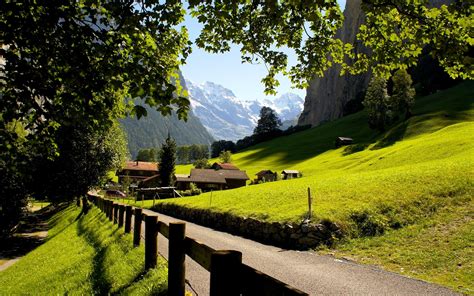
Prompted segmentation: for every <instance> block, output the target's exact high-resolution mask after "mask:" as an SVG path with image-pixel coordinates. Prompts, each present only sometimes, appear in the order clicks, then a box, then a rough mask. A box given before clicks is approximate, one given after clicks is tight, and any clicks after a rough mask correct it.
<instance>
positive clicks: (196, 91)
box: [186, 80, 304, 141]
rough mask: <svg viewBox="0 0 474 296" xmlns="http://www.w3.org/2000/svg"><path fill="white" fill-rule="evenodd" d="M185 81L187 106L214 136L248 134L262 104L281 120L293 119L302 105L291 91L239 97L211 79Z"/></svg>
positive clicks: (301, 100)
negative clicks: (271, 95)
mask: <svg viewBox="0 0 474 296" xmlns="http://www.w3.org/2000/svg"><path fill="white" fill-rule="evenodd" d="M186 85H187V86H188V92H189V99H190V103H191V109H192V110H193V112H194V113H195V114H196V116H197V117H198V118H199V119H200V120H201V122H202V123H203V125H204V126H205V127H206V129H207V130H208V131H209V133H210V134H211V135H213V136H214V137H215V138H216V139H218V140H232V141H236V140H238V139H241V138H243V137H245V136H249V135H251V134H252V133H253V129H254V128H255V126H256V124H257V121H258V119H259V115H260V109H261V108H262V107H263V106H267V107H270V108H272V109H273V110H275V111H276V113H277V114H278V116H279V117H280V119H281V120H282V121H283V122H294V120H295V119H296V118H297V117H298V116H299V114H300V113H301V111H302V109H303V102H304V101H303V99H302V98H301V97H299V96H298V95H296V94H292V93H285V94H283V95H281V96H280V97H278V98H276V99H274V100H269V99H264V100H242V99H239V98H238V97H237V96H236V95H235V94H234V93H233V92H232V90H230V89H228V88H226V87H224V86H222V85H219V84H217V83H214V82H209V81H208V82H204V83H201V84H198V83H194V82H192V81H190V80H186ZM286 127H287V126H286Z"/></svg>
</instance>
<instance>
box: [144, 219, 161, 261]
mask: <svg viewBox="0 0 474 296" xmlns="http://www.w3.org/2000/svg"><path fill="white" fill-rule="evenodd" d="M157 224H158V217H157V216H145V269H150V268H155V267H156V262H157V261H156V259H157V257H158V250H157V249H158V232H157V229H158V227H157V226H158V225H157Z"/></svg>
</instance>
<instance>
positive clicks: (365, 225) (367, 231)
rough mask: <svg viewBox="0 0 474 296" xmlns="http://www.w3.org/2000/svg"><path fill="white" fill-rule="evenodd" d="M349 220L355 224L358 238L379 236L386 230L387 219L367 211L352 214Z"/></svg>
mask: <svg viewBox="0 0 474 296" xmlns="http://www.w3.org/2000/svg"><path fill="white" fill-rule="evenodd" d="M350 219H351V220H352V221H354V222H355V224H356V228H357V231H358V234H359V236H376V235H381V234H383V233H384V232H385V229H387V228H388V223H387V219H386V218H385V217H384V216H381V215H378V214H376V213H373V212H369V211H367V210H365V211H363V212H354V213H352V214H351V215H350Z"/></svg>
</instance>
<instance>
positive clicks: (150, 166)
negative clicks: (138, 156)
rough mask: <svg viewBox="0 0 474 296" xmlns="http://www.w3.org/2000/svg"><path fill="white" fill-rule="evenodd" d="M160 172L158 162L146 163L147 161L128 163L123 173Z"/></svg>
mask: <svg viewBox="0 0 474 296" xmlns="http://www.w3.org/2000/svg"><path fill="white" fill-rule="evenodd" d="M124 170H129V171H155V172H157V171H158V163H157V162H146V161H127V162H126V163H125V166H124V167H123V168H122V171H124Z"/></svg>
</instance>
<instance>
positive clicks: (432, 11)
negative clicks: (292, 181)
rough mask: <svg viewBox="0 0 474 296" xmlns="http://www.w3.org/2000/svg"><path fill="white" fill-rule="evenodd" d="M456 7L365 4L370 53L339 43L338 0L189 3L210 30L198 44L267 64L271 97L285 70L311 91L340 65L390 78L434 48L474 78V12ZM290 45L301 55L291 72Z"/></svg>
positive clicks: (363, 32)
mask: <svg viewBox="0 0 474 296" xmlns="http://www.w3.org/2000/svg"><path fill="white" fill-rule="evenodd" d="M453 2H454V3H453V4H451V5H449V6H446V5H443V6H441V7H439V8H438V7H430V6H429V1H428V0H413V1H402V0H362V9H363V11H364V12H365V15H366V23H365V24H364V25H362V26H361V27H360V32H359V34H358V35H357V38H358V41H357V42H358V43H360V44H361V45H363V46H365V47H367V48H368V49H369V50H368V52H370V54H366V53H361V52H357V46H354V44H350V43H344V42H343V41H342V40H340V39H339V38H334V37H335V36H336V32H337V31H338V30H339V29H340V28H341V26H342V23H343V15H342V13H341V8H340V7H339V6H338V4H337V1H336V0H328V1H305V0H291V1H276V0H270V1H244V0H238V1H230V0H229V1H226V0H223V1H190V9H191V15H192V16H194V17H196V18H197V19H198V20H199V22H200V23H202V24H203V25H204V29H203V30H202V32H201V34H200V36H199V38H198V39H197V40H196V44H197V45H198V46H199V47H201V48H204V49H206V50H208V51H210V52H226V51H229V50H230V48H231V47H230V45H231V43H235V44H239V45H241V49H240V51H241V53H242V61H243V62H248V63H254V62H256V63H259V62H263V63H265V65H266V66H267V68H268V75H267V76H266V77H265V78H263V79H262V82H263V83H264V84H265V87H266V88H265V91H266V92H267V93H275V87H276V86H278V81H277V80H276V78H275V77H276V74H278V73H284V74H286V75H288V76H289V78H290V79H291V81H292V82H293V83H294V84H295V85H296V86H298V87H300V88H304V87H306V86H307V82H308V81H309V80H311V79H312V78H313V77H314V75H318V76H323V74H324V72H325V71H326V70H327V69H328V68H329V67H331V66H333V65H334V64H341V65H342V72H343V73H344V72H347V71H348V72H350V73H353V74H356V73H361V72H365V71H369V70H372V71H373V72H374V73H375V74H376V75H377V76H383V77H385V78H386V79H388V77H389V75H390V72H391V71H393V70H395V69H399V68H401V69H405V68H407V67H410V66H414V65H416V63H417V61H418V57H419V56H420V54H421V52H422V49H423V48H424V47H426V46H427V45H430V47H429V48H430V50H431V53H432V54H433V55H434V56H436V57H437V58H438V60H439V62H440V64H441V65H442V66H443V67H444V69H445V70H446V72H448V73H449V75H450V76H451V77H453V78H456V77H461V78H463V79H472V78H473V77H474V71H473V57H472V50H471V49H472V46H473V45H474V38H473V25H474V17H473V10H474V8H473V6H472V5H471V4H470V1H465V0H464V1H463V0H461V1H453ZM285 47H288V48H292V49H294V50H295V53H296V55H297V57H298V62H297V63H296V64H295V65H292V66H291V67H290V68H288V65H287V62H288V59H287V55H286V53H285V52H284V51H283V50H282V49H283V48H285Z"/></svg>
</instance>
